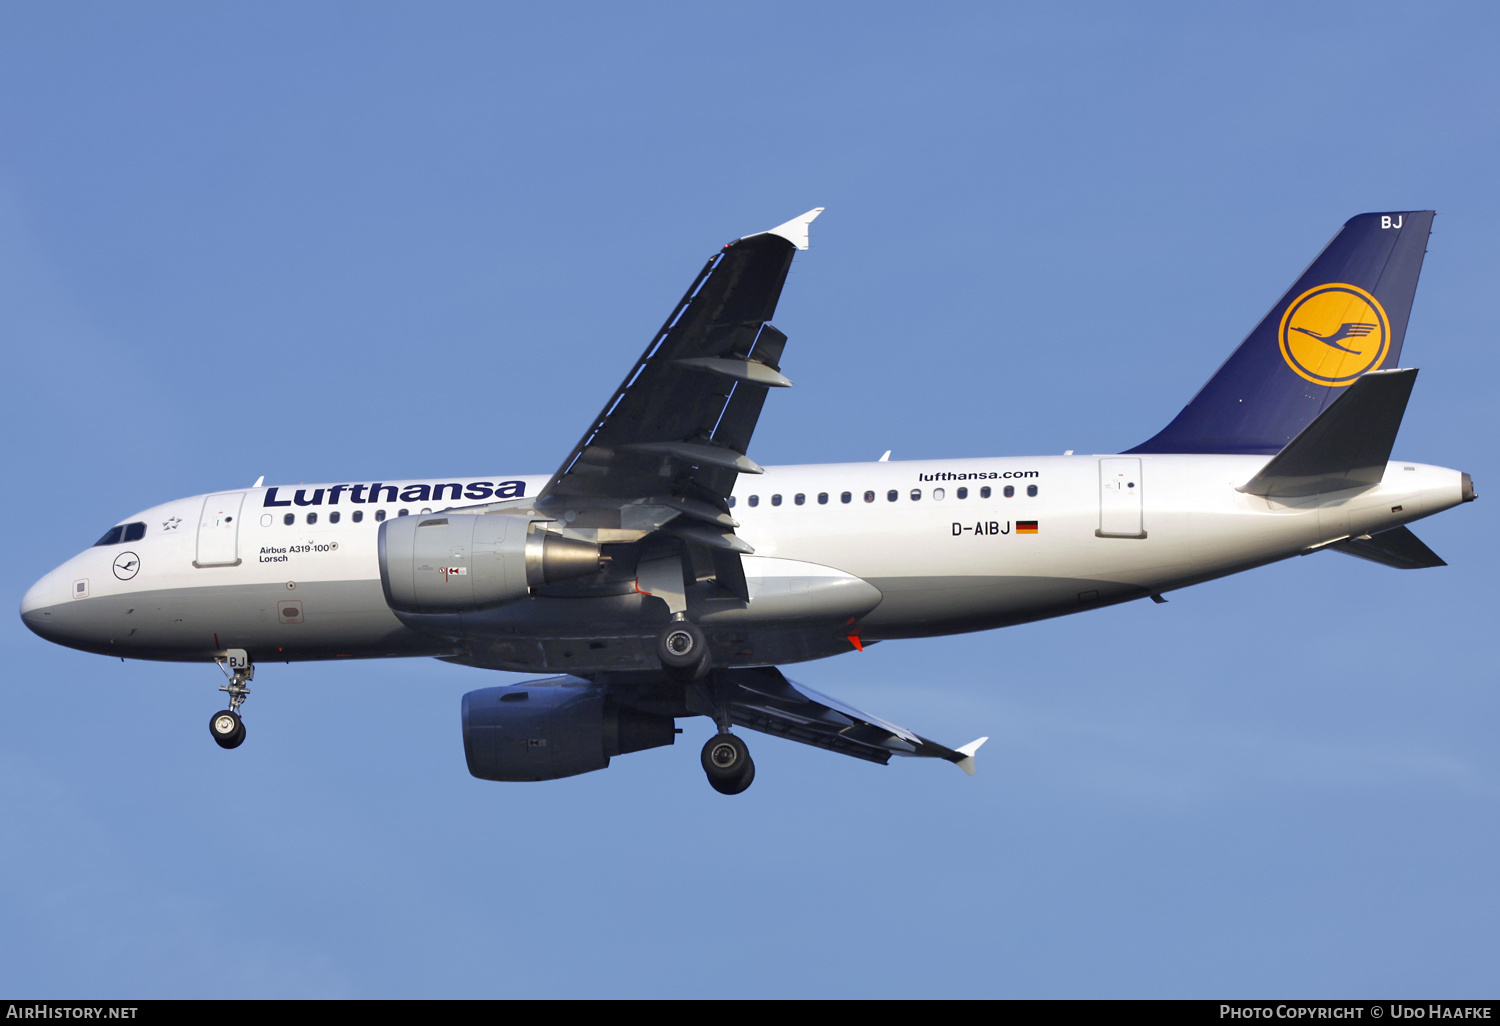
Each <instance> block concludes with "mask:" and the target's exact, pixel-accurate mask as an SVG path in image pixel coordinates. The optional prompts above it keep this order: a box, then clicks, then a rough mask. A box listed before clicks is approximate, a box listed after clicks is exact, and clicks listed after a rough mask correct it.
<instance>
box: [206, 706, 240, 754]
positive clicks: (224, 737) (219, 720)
mask: <svg viewBox="0 0 1500 1026" xmlns="http://www.w3.org/2000/svg"><path fill="white" fill-rule="evenodd" d="M208 732H209V733H210V734H212V735H213V738H214V741H215V742H216V743H217V744H218V746H219V747H220V748H238V747H239V746H240V745H241V744H243V743H244V741H245V724H244V721H243V720H241V719H240V717H239V714H238V713H236V712H234V711H233V710H230V709H224V710H222V711H221V712H216V713H214V714H213V716H211V717H209V720H208Z"/></svg>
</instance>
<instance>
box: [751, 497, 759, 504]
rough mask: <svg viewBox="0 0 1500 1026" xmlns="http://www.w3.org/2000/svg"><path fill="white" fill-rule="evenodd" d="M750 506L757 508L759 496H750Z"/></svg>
mask: <svg viewBox="0 0 1500 1026" xmlns="http://www.w3.org/2000/svg"><path fill="white" fill-rule="evenodd" d="M750 505H752V506H759V505H760V496H759V495H752V496H750Z"/></svg>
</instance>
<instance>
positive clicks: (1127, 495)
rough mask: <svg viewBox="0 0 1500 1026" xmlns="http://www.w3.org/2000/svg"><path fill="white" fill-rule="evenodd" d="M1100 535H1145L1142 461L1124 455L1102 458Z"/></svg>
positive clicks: (1131, 536) (1104, 536) (1142, 536)
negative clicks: (1142, 504)
mask: <svg viewBox="0 0 1500 1026" xmlns="http://www.w3.org/2000/svg"><path fill="white" fill-rule="evenodd" d="M1094 533H1095V534H1097V535H1098V536H1099V537H1100V538H1144V537H1146V531H1145V528H1144V527H1143V526H1142V524H1141V461H1140V458H1139V457H1137V456H1121V457H1116V458H1111V459H1107V460H1100V461H1099V530H1097V531H1095V532H1094Z"/></svg>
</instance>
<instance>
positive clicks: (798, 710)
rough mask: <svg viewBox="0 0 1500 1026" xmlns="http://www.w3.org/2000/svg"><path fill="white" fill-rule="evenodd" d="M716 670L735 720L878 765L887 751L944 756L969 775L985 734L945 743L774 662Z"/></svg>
mask: <svg viewBox="0 0 1500 1026" xmlns="http://www.w3.org/2000/svg"><path fill="white" fill-rule="evenodd" d="M717 676H718V677H719V679H720V680H721V681H722V682H724V683H727V684H729V685H730V686H731V690H730V692H729V716H730V719H731V720H732V721H733V722H734V723H736V724H738V725H739V726H741V727H748V728H749V729H751V730H758V731H760V732H761V733H763V734H774V735H776V736H777V737H784V738H790V739H791V740H793V741H800V742H802V743H803V744H805V745H815V746H816V747H818V748H826V749H828V750H829V751H834V752H840V753H842V754H844V755H852V756H854V757H855V758H856V759H865V760H867V761H869V762H878V763H880V764H881V765H885V764H886V763H887V762H889V761H890V758H891V756H892V755H905V756H917V757H922V758H934V759H945V760H947V761H948V762H951V763H954V764H955V765H957V766H958V767H959V768H960V769H962V770H963V771H964V772H965V773H968V774H970V775H972V774H973V773H974V753H975V751H977V750H978V748H979V746H980V745H982V744H984V743H985V741H987V740H989V739H988V738H980V739H979V740H977V741H974V742H971V743H969V744H967V745H964V746H963V747H962V748H958V749H953V748H945V747H943V746H942V745H940V744H938V743H936V742H935V741H929V740H927V739H926V738H924V737H922V736H921V735H919V734H914V733H912V732H911V731H909V730H907V729H906V728H905V727H898V726H896V725H895V724H894V723H888V722H887V721H885V720H882V719H880V718H879V717H876V716H871V715H870V714H869V713H865V712H860V711H859V710H858V709H856V708H854V707H853V706H850V705H845V704H844V703H843V702H840V701H839V700H838V699H836V698H830V697H829V696H827V695H821V694H819V693H818V692H816V691H814V690H813V689H812V688H809V687H807V686H805V685H802V684H796V683H793V682H792V681H789V680H787V679H786V677H785V676H783V675H782V673H781V671H780V670H778V669H776V668H775V667H774V666H759V667H753V668H743V669H733V670H723V671H719V672H718V674H717Z"/></svg>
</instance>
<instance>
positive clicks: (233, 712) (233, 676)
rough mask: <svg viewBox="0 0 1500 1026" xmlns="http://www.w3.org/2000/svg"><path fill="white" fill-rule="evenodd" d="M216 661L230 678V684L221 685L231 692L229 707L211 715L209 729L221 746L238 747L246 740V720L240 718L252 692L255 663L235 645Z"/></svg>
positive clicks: (220, 686) (222, 689)
mask: <svg viewBox="0 0 1500 1026" xmlns="http://www.w3.org/2000/svg"><path fill="white" fill-rule="evenodd" d="M214 661H215V662H216V663H218V664H219V669H221V670H223V671H224V676H225V677H227V678H229V683H228V684H221V685H219V690H220V691H225V692H228V694H229V708H228V709H223V710H220V711H219V712H216V713H214V714H213V716H211V717H210V718H209V721H208V732H209V733H210V734H212V735H213V739H214V741H215V742H217V743H218V745H219V747H220V748H238V747H239V746H240V745H242V744H244V741H245V722H244V721H243V720H242V719H240V711H239V710H240V705H241V703H243V702H244V701H245V696H246V695H248V694H250V689H249V688H247V687H246V686H245V685H246V684H249V683H250V682H251V681H252V680H254V679H255V667H254V666H253V665H251V663H250V659H249V658H248V657H247V656H246V655H245V653H244V651H243V650H242V649H231V650H230V651H229V654H228V655H227V656H226V657H224V658H222V659H216V660H214Z"/></svg>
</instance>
